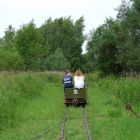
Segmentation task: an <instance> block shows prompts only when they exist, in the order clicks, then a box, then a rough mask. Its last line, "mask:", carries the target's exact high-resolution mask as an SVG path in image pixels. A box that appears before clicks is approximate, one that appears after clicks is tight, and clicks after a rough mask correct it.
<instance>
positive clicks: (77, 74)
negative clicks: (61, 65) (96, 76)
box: [75, 69, 83, 76]
mask: <svg viewBox="0 0 140 140" xmlns="http://www.w3.org/2000/svg"><path fill="white" fill-rule="evenodd" d="M75 75H76V76H81V75H83V74H82V72H81V71H80V70H79V69H78V70H76V72H75Z"/></svg>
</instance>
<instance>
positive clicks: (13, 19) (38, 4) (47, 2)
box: [0, 0, 121, 37]
mask: <svg viewBox="0 0 140 140" xmlns="http://www.w3.org/2000/svg"><path fill="white" fill-rule="evenodd" d="M120 4H121V0H0V37H2V36H4V31H5V29H6V28H7V27H8V26H9V25H12V26H13V27H14V28H16V29H18V28H19V27H20V25H23V23H25V24H26V23H28V22H29V21H31V20H32V19H34V20H35V24H36V25H37V27H39V26H40V25H41V24H42V23H44V21H45V20H47V19H48V18H49V17H52V19H54V18H59V17H62V16H63V17H68V16H71V19H73V20H74V21H75V20H77V19H78V18H79V17H81V16H83V17H84V19H85V31H84V33H86V34H88V33H89V31H90V30H92V29H93V28H96V27H98V26H99V25H100V24H102V23H103V22H104V20H105V18H106V17H109V16H111V17H114V18H115V17H116V14H117V12H116V11H115V10H114V8H117V7H118V6H119V5H120Z"/></svg>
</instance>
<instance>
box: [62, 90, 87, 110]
mask: <svg viewBox="0 0 140 140" xmlns="http://www.w3.org/2000/svg"><path fill="white" fill-rule="evenodd" d="M64 92H65V93H64V96H65V97H64V98H65V105H66V106H67V107H68V106H69V105H76V106H79V105H81V106H83V107H85V105H86V104H87V93H86V88H80V89H78V88H66V89H65V90H64Z"/></svg>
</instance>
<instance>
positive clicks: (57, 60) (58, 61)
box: [43, 48, 70, 71]
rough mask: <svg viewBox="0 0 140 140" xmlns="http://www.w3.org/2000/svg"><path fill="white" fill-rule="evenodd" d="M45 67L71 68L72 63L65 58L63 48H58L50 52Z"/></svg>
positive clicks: (53, 68)
mask: <svg viewBox="0 0 140 140" xmlns="http://www.w3.org/2000/svg"><path fill="white" fill-rule="evenodd" d="M43 68H44V69H48V70H56V71H61V70H64V69H67V68H70V63H69V62H68V60H67V59H66V58H65V56H64V54H63V52H62V50H61V49H60V48H57V49H56V51H55V52H54V53H53V54H50V55H49V56H48V57H47V58H46V61H45V62H44V64H43Z"/></svg>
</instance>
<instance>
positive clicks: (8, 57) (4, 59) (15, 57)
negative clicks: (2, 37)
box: [0, 47, 23, 70]
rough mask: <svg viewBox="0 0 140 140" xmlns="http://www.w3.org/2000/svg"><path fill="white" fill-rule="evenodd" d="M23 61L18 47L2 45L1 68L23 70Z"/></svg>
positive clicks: (0, 54) (0, 53)
mask: <svg viewBox="0 0 140 140" xmlns="http://www.w3.org/2000/svg"><path fill="white" fill-rule="evenodd" d="M22 69H23V61H22V59H21V57H20V55H19V54H18V52H17V50H16V48H14V47H12V48H10V49H7V48H5V47H0V70H22Z"/></svg>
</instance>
